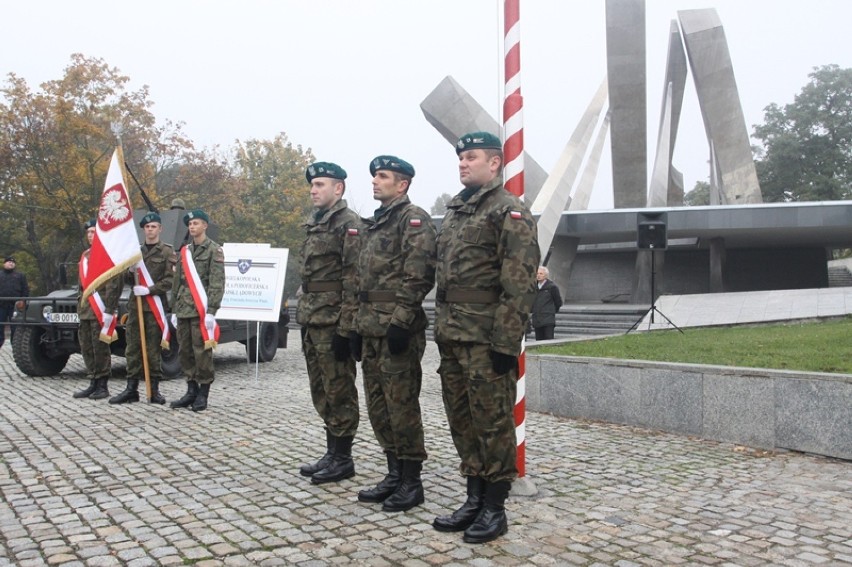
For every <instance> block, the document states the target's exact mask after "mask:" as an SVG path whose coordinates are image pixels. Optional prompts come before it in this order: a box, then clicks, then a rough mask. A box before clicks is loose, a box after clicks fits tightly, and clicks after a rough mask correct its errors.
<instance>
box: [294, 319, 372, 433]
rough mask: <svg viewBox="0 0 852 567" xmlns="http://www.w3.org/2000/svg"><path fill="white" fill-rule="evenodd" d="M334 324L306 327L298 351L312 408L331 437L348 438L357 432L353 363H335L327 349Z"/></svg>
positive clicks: (357, 413)
mask: <svg viewBox="0 0 852 567" xmlns="http://www.w3.org/2000/svg"><path fill="white" fill-rule="evenodd" d="M334 333H335V327H334V325H328V326H322V327H315V326H308V327H306V331H305V336H304V339H303V340H302V352H303V353H304V354H305V363H306V365H307V367H308V382H309V383H310V387H311V400H312V401H313V402H314V408H315V409H316V410H317V413H318V414H319V416H320V417H321V418H322V420H323V422H325V426H326V428H327V429H328V431H329V433H331V434H332V435H334V436H335V437H351V436H354V435H355V432H356V431H357V430H358V419H359V412H358V389H357V388H356V387H355V373H356V370H355V361H354V360H352V359H351V358H347V359H346V360H345V361H342V362H341V361H338V360H335V358H334V352H333V351H332V350H331V337H332V336H334Z"/></svg>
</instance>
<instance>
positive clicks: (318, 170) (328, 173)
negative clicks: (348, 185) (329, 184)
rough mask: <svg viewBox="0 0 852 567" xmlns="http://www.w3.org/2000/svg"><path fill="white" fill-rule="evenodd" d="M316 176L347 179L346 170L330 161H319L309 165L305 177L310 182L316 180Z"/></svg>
mask: <svg viewBox="0 0 852 567" xmlns="http://www.w3.org/2000/svg"><path fill="white" fill-rule="evenodd" d="M315 177H331V178H332V179H340V180H341V181H343V180H344V179H346V170H344V169H343V168H342V167H340V166H339V165H337V164H336V163H331V162H330V161H318V162H316V163H312V164H311V165H309V166H308V169H307V170H306V171H305V179H307V180H308V183H310V182H311V181H313V180H314V178H315Z"/></svg>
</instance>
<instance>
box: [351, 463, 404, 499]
mask: <svg viewBox="0 0 852 567" xmlns="http://www.w3.org/2000/svg"><path fill="white" fill-rule="evenodd" d="M385 455H387V458H388V474H387V475H385V478H383V479H382V480H380V481H379V484H377V485H376V486H375V488H365V489H364V490H361V491H360V492H358V500H359V501H361V502H384V501H385V499H386V498H387V497H388V496H390V495H391V494H393V493H394V492H395V491H396V489H397V488H398V487H399V485H400V483H401V482H402V465H401V464H400V462H399V459H397V458H396V455H394V454H393V453H391V452H390V451H385Z"/></svg>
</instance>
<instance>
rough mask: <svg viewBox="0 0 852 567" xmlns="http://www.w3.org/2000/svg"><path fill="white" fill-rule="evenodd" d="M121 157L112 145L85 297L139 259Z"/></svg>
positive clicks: (90, 256)
mask: <svg viewBox="0 0 852 567" xmlns="http://www.w3.org/2000/svg"><path fill="white" fill-rule="evenodd" d="M123 163H124V158H123V156H122V155H121V148H120V147H119V148H116V150H115V152H113V154H112V160H110V162H109V171H108V172H107V176H106V183H105V184H104V192H103V194H102V195H101V204H100V207H99V209H98V222H97V224H96V225H95V239H94V240H93V241H92V251H91V253H90V254H89V273H88V277H87V279H88V282H87V285H86V289H85V290H84V291H83V298H84V299H85V298H86V297H88V296H89V295H91V294H92V292H93V291H95V290H96V289H97V288H98V287H100V286H101V285H103V283H104V282H106V281H107V280H109V279H110V278H112V277H113V276H116V275H118V274H121V273H123V272H125V271H126V270H127V269H128V268H130V267H132V266H133V265H135V264H136V263H137V262H139V261H141V260H142V252H141V251H140V249H139V238H138V237H137V236H136V227H135V226H134V224H133V207H131V205H130V198H129V197H128V195H127V184H126V183H125V182H124V169H123V165H122V164H123Z"/></svg>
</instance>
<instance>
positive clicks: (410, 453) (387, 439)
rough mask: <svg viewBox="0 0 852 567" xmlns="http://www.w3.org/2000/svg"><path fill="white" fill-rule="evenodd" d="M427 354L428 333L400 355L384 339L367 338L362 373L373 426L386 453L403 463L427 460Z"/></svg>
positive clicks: (413, 340)
mask: <svg viewBox="0 0 852 567" xmlns="http://www.w3.org/2000/svg"><path fill="white" fill-rule="evenodd" d="M425 350H426V331H425V330H423V331H421V332H419V333H415V334H414V335H413V336H412V337H411V341H410V342H409V344H408V350H406V351H405V352H404V353H402V354H398V355H392V354H391V353H390V351H388V345H387V340H386V339H385V338H384V337H381V338H372V337H364V343H363V354H362V356H363V358H362V359H361V360H362V362H361V370H362V372H363V374H364V394H365V397H366V398H367V413H368V414H369V416H370V424H371V425H372V426H373V433H374V434H375V435H376V440H377V441H378V442H379V445H381V446H382V449H383V450H384V451H386V452H389V453H393V454H394V455H396V456H397V458H399V459H403V460H411V461H425V460H426V447H425V445H424V442H423V419H422V418H421V415H420V386H421V384H422V383H423V370H422V369H421V367H420V360H421V359H422V358H423V353H424V351H425Z"/></svg>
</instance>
